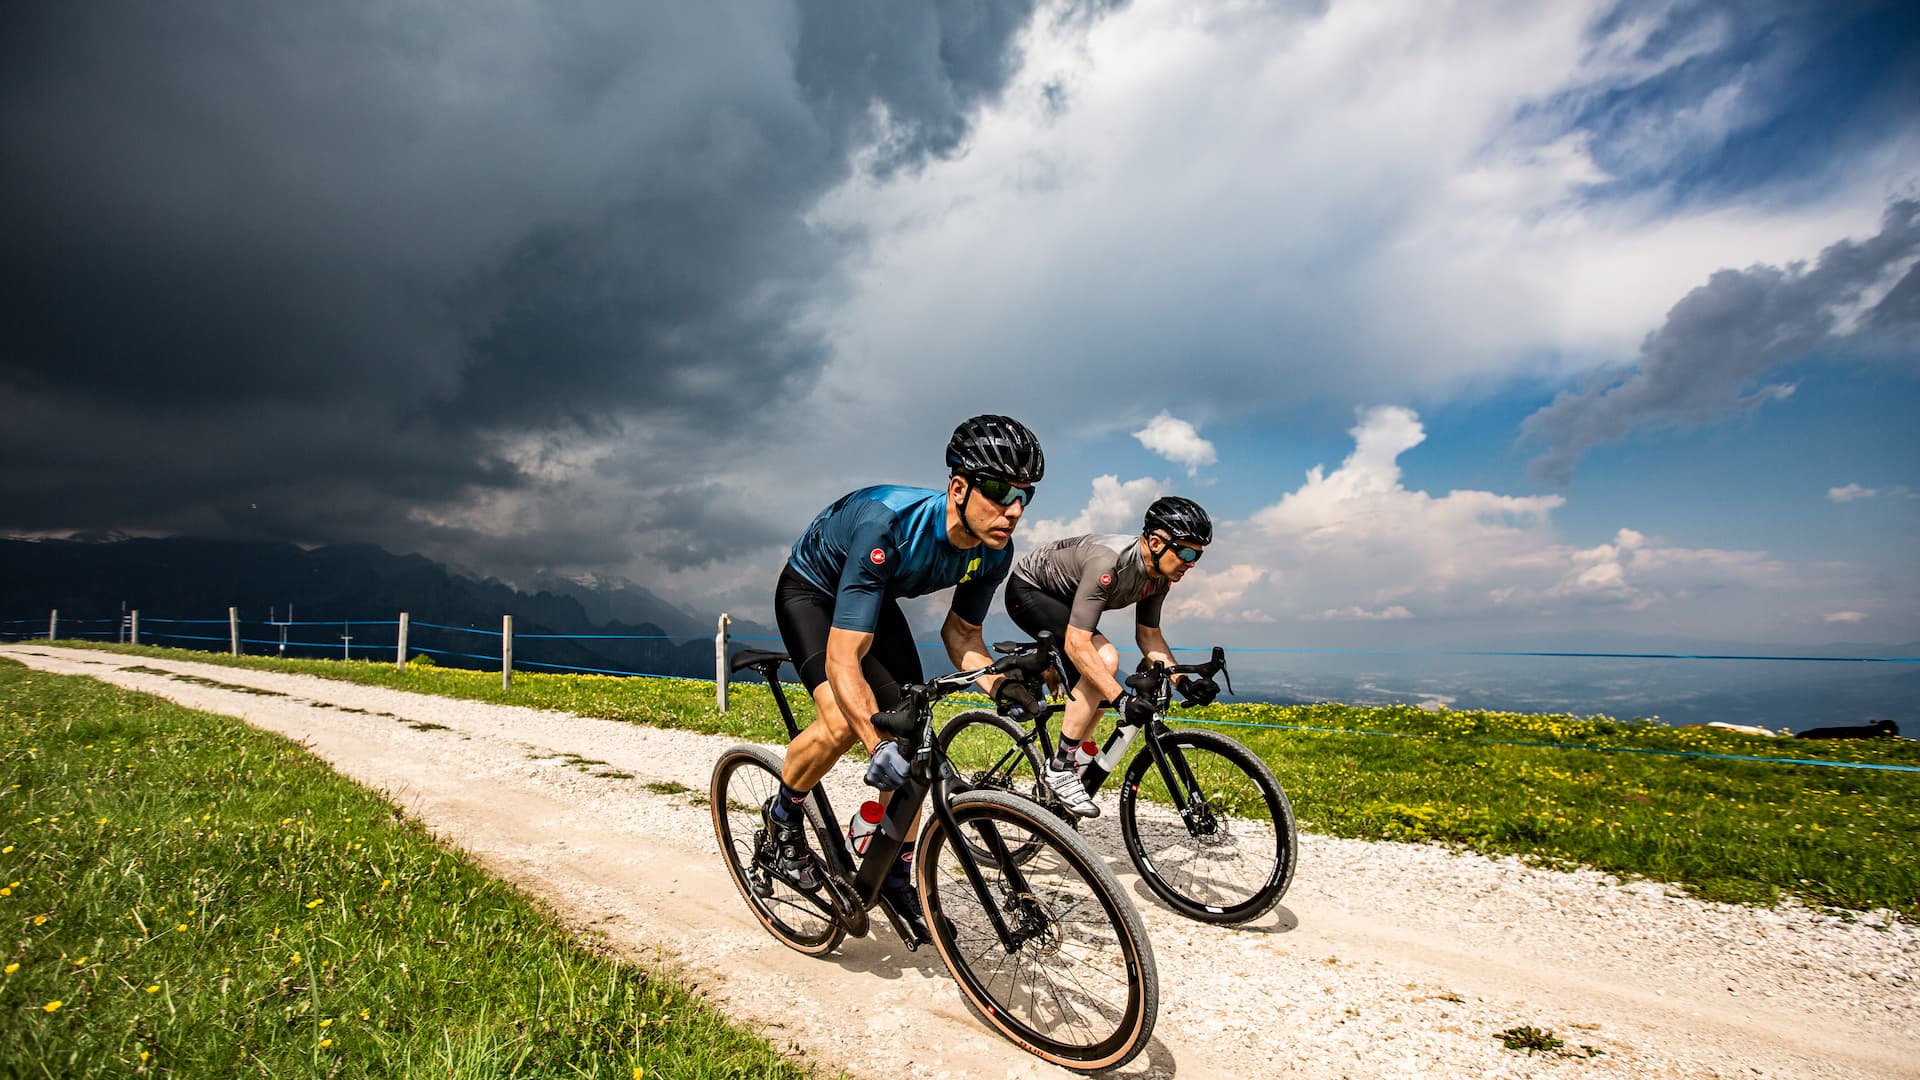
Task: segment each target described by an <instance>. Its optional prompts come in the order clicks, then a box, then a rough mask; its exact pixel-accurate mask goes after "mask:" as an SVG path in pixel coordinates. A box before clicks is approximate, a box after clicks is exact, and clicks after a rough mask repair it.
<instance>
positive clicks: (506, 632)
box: [500, 615, 513, 690]
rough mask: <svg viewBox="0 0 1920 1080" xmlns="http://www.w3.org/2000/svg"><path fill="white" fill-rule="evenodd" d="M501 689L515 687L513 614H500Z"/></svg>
mask: <svg viewBox="0 0 1920 1080" xmlns="http://www.w3.org/2000/svg"><path fill="white" fill-rule="evenodd" d="M500 689H502V690H511V689H513V616H511V615H502V616H500Z"/></svg>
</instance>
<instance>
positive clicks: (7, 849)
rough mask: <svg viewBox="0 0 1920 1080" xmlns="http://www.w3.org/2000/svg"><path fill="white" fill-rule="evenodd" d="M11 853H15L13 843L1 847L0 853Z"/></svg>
mask: <svg viewBox="0 0 1920 1080" xmlns="http://www.w3.org/2000/svg"><path fill="white" fill-rule="evenodd" d="M11 854H13V845H12V844H8V845H7V846H6V847H0V855H11Z"/></svg>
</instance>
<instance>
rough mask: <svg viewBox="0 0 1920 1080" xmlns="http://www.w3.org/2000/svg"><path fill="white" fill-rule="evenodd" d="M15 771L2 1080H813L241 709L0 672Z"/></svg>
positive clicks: (6, 750) (2, 986)
mask: <svg viewBox="0 0 1920 1080" xmlns="http://www.w3.org/2000/svg"><path fill="white" fill-rule="evenodd" d="M0 762H4V764H5V768H4V772H0V789H4V791H3V793H0V917H4V919H5V921H6V925H7V926H8V928H9V930H8V934H7V940H6V942H5V943H4V944H3V945H0V1015H4V1016H5V1017H6V1018H7V1019H6V1022H5V1023H0V1075H5V1076H20V1077H28V1076H33V1077H41V1076H44V1077H55V1076H58V1077H90V1076H328V1077H334V1076H339V1077H394V1076H429V1075H430V1076H437V1077H449V1078H453V1080H470V1078H473V1080H477V1078H482V1077H500V1076H519V1077H556V1078H557V1077H596V1078H602V1080H629V1078H630V1077H631V1078H642V1077H647V1076H675V1077H679V1076H699V1077H740V1078H747V1077H753V1078H759V1077H785V1076H792V1077H799V1076H803V1075H805V1074H804V1073H803V1072H802V1071H801V1070H799V1069H797V1068H796V1067H795V1066H794V1065H793V1064H792V1063H791V1062H789V1061H787V1060H786V1059H784V1058H782V1057H781V1056H780V1055H779V1054H778V1053H776V1052H775V1051H774V1050H773V1048H772V1047H771V1046H769V1045H768V1044H767V1042H766V1041H765V1040H763V1039H761V1038H759V1037H758V1036H755V1035H753V1034H750V1033H748V1032H745V1031H743V1030H741V1029H738V1028H735V1027H732V1026H730V1025H728V1024H727V1023H726V1021H725V1020H724V1019H723V1018H722V1017H720V1016H719V1014H717V1013H716V1012H715V1011H714V1010H712V1009H711V1008H709V1007H707V1006H706V1005H705V1004H704V1003H703V1002H701V1001H700V1000H699V999H698V998H697V997H695V996H694V995H693V994H692V993H691V992H689V991H688V990H686V989H684V988H683V987H681V986H679V985H677V984H676V983H675V982H673V981H672V980H671V979H669V978H662V977H658V976H656V975H655V974H654V973H651V972H648V971H646V970H643V969H641V968H637V967H634V966H631V965H627V964H622V963H618V962H616V961H614V960H613V959H611V958H609V957H607V956H604V955H601V954H600V953H598V952H596V951H594V950H592V949H591V948H588V947H586V946H584V945H583V944H582V943H581V942H580V941H579V940H578V939H577V938H575V937H574V936H573V935H572V934H570V933H569V932H568V931H567V930H566V928H564V927H563V926H561V925H559V924H558V923H557V922H556V921H554V920H553V919H552V918H550V917H548V916H547V915H546V914H544V913H543V912H542V911H540V910H539V909H538V908H536V907H535V905H533V904H532V903H531V902H529V900H528V899H527V898H526V897H524V896H522V895H521V894H519V893H518V892H516V891H515V890H514V889H512V888H511V887H509V886H507V885H504V884H502V883H500V882H498V881H495V880H492V879H490V878H488V877H487V876H486V875H485V874H484V873H483V872H481V871H480V870H479V869H478V868H477V867H476V866H475V865H474V864H473V863H471V862H470V861H468V860H467V859H466V858H465V857H464V856H462V855H461V854H460V853H458V852H456V851H454V850H451V849H449V848H447V847H445V846H443V845H441V844H439V843H437V842H435V841H434V840H433V838H432V837H430V836H428V835H427V833H426V831H425V830H424V829H422V828H421V827H420V826H419V825H417V824H415V823H412V822H409V821H407V820H405V819H403V818H401V817H400V815H399V814H398V813H397V812H396V811H395V810H394V808H393V807H392V806H391V805H390V804H388V803H387V802H385V801H384V800H383V799H381V798H379V797H377V796H375V795H374V794H372V793H370V792H368V791H367V790H365V789H363V788H361V787H359V786H358V785H355V784H353V783H351V782H349V781H347V780H344V779H342V778H340V777H339V776H337V775H335V774H334V773H333V772H332V771H331V770H330V769H328V768H327V767H326V765H325V764H324V763H322V762H321V761H319V760H318V759H316V758H314V757H313V756H312V755H310V754H308V753H307V752H306V751H305V750H302V749H301V748H299V747H298V746H295V745H294V744H292V743H291V742H288V741H287V740H285V739H282V738H280V737H279V736H276V735H270V734H266V733H264V732H260V731H256V730H254V729H253V728H250V727H248V726H247V725H246V724H245V723H243V722H241V721H238V720H233V719H229V718H227V717H220V716H212V715H208V714H205V713H198V712H193V711H190V710H187V709H182V708H178V707H175V706H172V705H169V704H167V703H165V702H163V701H161V700H159V699H158V698H154V697H151V696H148V695H144V694H135V693H130V692H128V691H125V690H121V689H119V688H117V687H113V686H109V685H107V684H105V683H101V682H99V681H97V680H94V679H86V678H79V677H74V676H58V675H47V674H43V673H39V672H32V671H28V670H26V669H24V668H22V667H20V666H19V665H17V664H15V663H12V662H7V661H0Z"/></svg>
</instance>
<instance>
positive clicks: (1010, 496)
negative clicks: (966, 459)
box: [973, 477, 1033, 506]
mask: <svg viewBox="0 0 1920 1080" xmlns="http://www.w3.org/2000/svg"><path fill="white" fill-rule="evenodd" d="M973 486H974V487H976V488H978V489H979V491H980V494H982V495H985V496H986V497H987V498H989V499H992V500H993V501H994V502H997V503H999V504H1000V505H1001V506H1011V505H1013V504H1014V503H1016V502H1018V503H1019V504H1020V505H1021V506H1025V505H1027V503H1028V502H1030V501H1032V499H1033V489H1032V488H1030V487H1021V486H1020V485H1018V484H1014V483H1009V482H1008V481H1005V480H991V479H988V478H986V477H978V478H976V479H975V480H974V481H973Z"/></svg>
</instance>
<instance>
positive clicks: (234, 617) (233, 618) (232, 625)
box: [227, 607, 240, 656]
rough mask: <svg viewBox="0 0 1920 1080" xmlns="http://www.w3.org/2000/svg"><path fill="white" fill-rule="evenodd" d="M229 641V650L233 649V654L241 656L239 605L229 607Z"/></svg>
mask: <svg viewBox="0 0 1920 1080" xmlns="http://www.w3.org/2000/svg"><path fill="white" fill-rule="evenodd" d="M227 642H228V648H229V651H231V652H232V653H233V655H235V656H239V655H240V609H239V608H237V607H230V608H228V609H227Z"/></svg>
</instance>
